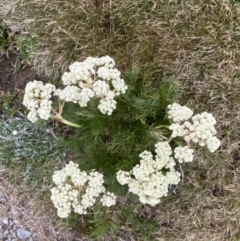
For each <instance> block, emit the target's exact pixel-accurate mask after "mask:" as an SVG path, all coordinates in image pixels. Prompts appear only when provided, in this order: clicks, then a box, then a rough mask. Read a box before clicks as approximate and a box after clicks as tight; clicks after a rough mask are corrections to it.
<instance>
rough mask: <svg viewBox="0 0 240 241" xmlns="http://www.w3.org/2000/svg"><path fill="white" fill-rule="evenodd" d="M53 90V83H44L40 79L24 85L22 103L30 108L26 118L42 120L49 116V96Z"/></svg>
mask: <svg viewBox="0 0 240 241" xmlns="http://www.w3.org/2000/svg"><path fill="white" fill-rule="evenodd" d="M55 90H56V88H55V86H54V85H52V84H49V83H47V84H45V85H44V84H43V82H42V81H37V80H34V81H33V82H29V83H28V84H27V85H26V88H25V95H24V98H23V105H24V106H26V107H27V109H28V110H30V112H29V113H28V119H29V120H30V121H31V122H33V123H34V122H36V121H37V120H38V118H41V119H43V120H48V119H49V118H50V114H51V110H52V100H51V98H52V94H53V93H54V92H55Z"/></svg>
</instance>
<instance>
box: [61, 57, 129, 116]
mask: <svg viewBox="0 0 240 241" xmlns="http://www.w3.org/2000/svg"><path fill="white" fill-rule="evenodd" d="M114 66H115V62H114V60H113V59H112V58H110V57H109V56H104V57H101V58H92V57H89V58H87V59H86V60H85V61H83V62H75V63H73V64H72V65H70V66H69V69H70V72H65V73H64V74H63V76H62V82H63V84H64V85H66V87H65V89H63V90H57V92H56V95H58V96H59V98H60V99H61V100H65V101H67V102H73V103H78V104H79V105H80V106H81V107H84V106H87V103H88V102H89V101H90V99H91V98H93V97H100V98H101V100H100V104H99V105H98V108H99V110H100V111H101V112H102V113H103V114H107V115H111V114H112V112H113V110H115V109H116V101H115V100H114V97H115V96H118V95H120V94H124V93H125V92H126V90H127V86H126V85H125V82H124V80H123V79H121V78H120V72H119V71H118V70H117V69H116V68H114Z"/></svg>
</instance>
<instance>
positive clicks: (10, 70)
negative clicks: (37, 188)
mask: <svg viewBox="0 0 240 241" xmlns="http://www.w3.org/2000/svg"><path fill="white" fill-rule="evenodd" d="M34 79H38V80H39V79H41V78H40V77H39V75H38V74H37V71H36V70H35V69H34V67H33V66H29V65H26V66H21V59H20V57H19V54H18V53H17V52H15V53H12V52H8V53H7V54H3V53H2V54H1V57H0V86H1V88H0V93H1V98H4V96H5V95H6V94H9V93H12V94H17V93H18V92H19V90H21V89H24V87H25V85H26V83H27V82H29V81H32V80H34ZM15 104H16V105H19V102H16V103H15ZM16 107H18V106H16ZM0 173H1V177H0V240H1V238H2V240H8V241H20V240H27V241H50V240H51V241H70V240H71V241H79V240H84V239H82V238H81V237H79V235H77V236H76V235H74V233H73V232H71V231H69V230H68V229H67V228H66V227H65V228H64V227H62V226H61V225H58V224H57V223H54V222H53V221H52V219H51V218H50V217H49V215H48V213H47V210H46V209H44V207H42V204H41V198H42V197H37V196H34V197H33V196H32V195H31V191H30V190H29V188H28V187H27V186H24V185H23V184H22V183H18V184H19V185H11V184H10V183H9V181H8V178H9V176H11V170H10V169H8V168H7V167H5V166H2V165H1V166H0ZM19 229H23V230H25V231H26V232H28V231H29V232H30V233H31V235H30V237H28V238H26V239H20V238H19V239H17V236H16V232H17V230H19ZM14 236H15V238H16V239H14ZM23 237H24V236H23ZM26 237H27V236H26Z"/></svg>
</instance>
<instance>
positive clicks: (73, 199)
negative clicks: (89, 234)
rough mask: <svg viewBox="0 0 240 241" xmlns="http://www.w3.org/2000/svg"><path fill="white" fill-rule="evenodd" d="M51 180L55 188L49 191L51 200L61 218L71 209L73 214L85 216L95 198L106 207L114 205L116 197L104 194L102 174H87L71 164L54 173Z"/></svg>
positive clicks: (111, 194)
mask: <svg viewBox="0 0 240 241" xmlns="http://www.w3.org/2000/svg"><path fill="white" fill-rule="evenodd" d="M52 179H53V182H54V183H55V185H56V187H54V188H52V189H51V193H52V195H51V200H52V202H53V204H54V206H55V207H56V208H57V210H58V216H59V217H61V218H67V217H68V215H69V214H70V213H71V211H72V209H73V210H74V212H75V213H78V214H86V213H87V209H88V208H90V207H92V206H93V205H94V204H95V203H96V201H97V198H99V199H100V202H101V203H102V205H103V206H106V207H110V206H112V205H115V203H116V196H115V195H114V194H113V193H110V192H106V190H105V187H104V186H103V183H104V180H103V174H101V173H99V172H96V171H92V172H90V173H89V174H87V172H85V171H80V169H79V166H78V165H77V164H75V163H73V162H70V163H69V164H67V165H66V166H65V167H64V168H63V169H61V170H59V171H55V172H54V174H53V177H52Z"/></svg>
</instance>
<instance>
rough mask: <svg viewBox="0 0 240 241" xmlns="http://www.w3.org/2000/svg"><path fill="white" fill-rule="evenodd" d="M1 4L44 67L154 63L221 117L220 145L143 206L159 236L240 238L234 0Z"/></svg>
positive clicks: (238, 20) (238, 55) (239, 91)
mask: <svg viewBox="0 0 240 241" xmlns="http://www.w3.org/2000/svg"><path fill="white" fill-rule="evenodd" d="M0 13H1V15H2V16H3V17H4V20H5V22H6V23H7V25H8V26H10V28H11V29H12V31H13V32H14V31H15V32H18V33H19V34H20V36H22V37H21V38H20V39H19V40H18V41H19V44H20V45H21V44H26V43H27V44H28V46H29V49H28V51H29V52H28V53H29V55H28V56H29V58H30V60H31V61H32V62H33V63H34V65H35V66H36V67H37V68H39V70H40V71H41V72H43V73H44V74H47V75H52V74H55V75H57V73H58V74H61V72H62V71H65V70H66V69H67V66H69V64H70V63H71V62H73V61H76V60H82V59H84V58H85V57H86V56H89V55H92V56H96V55H97V56H102V55H105V54H108V55H110V56H112V57H113V58H114V59H116V62H117V63H119V64H118V65H119V68H120V69H121V70H123V71H124V70H126V69H127V68H128V67H129V66H131V65H132V64H137V65H139V66H145V67H146V66H150V65H155V66H157V67H158V69H159V70H158V73H157V74H158V75H159V76H161V77H162V76H168V75H172V74H174V75H175V76H176V79H177V80H178V81H179V87H180V89H181V91H182V99H181V101H182V103H186V102H187V101H189V102H190V103H191V105H192V106H194V108H195V109H196V110H197V111H199V112H200V111H204V110H207V111H210V112H212V113H213V115H214V116H215V117H216V119H217V121H218V131H219V138H220V139H222V146H221V149H220V150H219V151H218V152H217V154H214V155H210V154H207V153H204V152H202V151H201V153H200V152H199V153H198V155H197V157H196V160H195V162H193V163H192V164H191V165H188V166H186V167H185V166H184V167H183V169H184V173H185V179H184V183H183V184H182V185H180V186H179V187H178V188H177V190H176V195H174V194H173V195H171V196H170V197H167V198H166V199H164V200H163V202H162V204H161V205H159V206H158V207H157V208H155V209H148V208H147V207H145V208H143V210H142V212H143V213H142V215H143V216H144V217H146V218H147V217H152V218H154V219H155V221H156V222H157V224H158V228H157V230H156V233H155V236H156V237H157V238H156V239H157V240H161V241H163V240H169V241H171V240H174V241H178V240H179V241H180V240H187V241H190V240H199V241H207V240H211V241H214V240H216V241H220V240H221V241H226V240H239V239H240V231H239V225H240V221H239V220H240V208H239V203H240V184H239V183H240V182H239V181H240V180H239V179H240V168H239V162H240V160H239V158H240V139H239V136H240V135H239V134H240V129H239V123H240V104H239V103H240V102H239V100H240V3H239V2H238V1H233V0H188V1H183V0H182V1H180V0H179V1H167V0H159V1H146V0H138V1H132V0H123V1H122V0H121V1H120V0H116V1H111V0H109V1H104V0H102V1H101V0H95V1H84V0H82V1H75V0H71V1H57V0H52V1H39V0H21V1H20V0H2V1H1V6H0ZM126 230H127V224H126ZM129 240H130V239H129ZM134 240H138V238H137V237H135V238H134ZM139 240H142V239H139Z"/></svg>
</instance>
